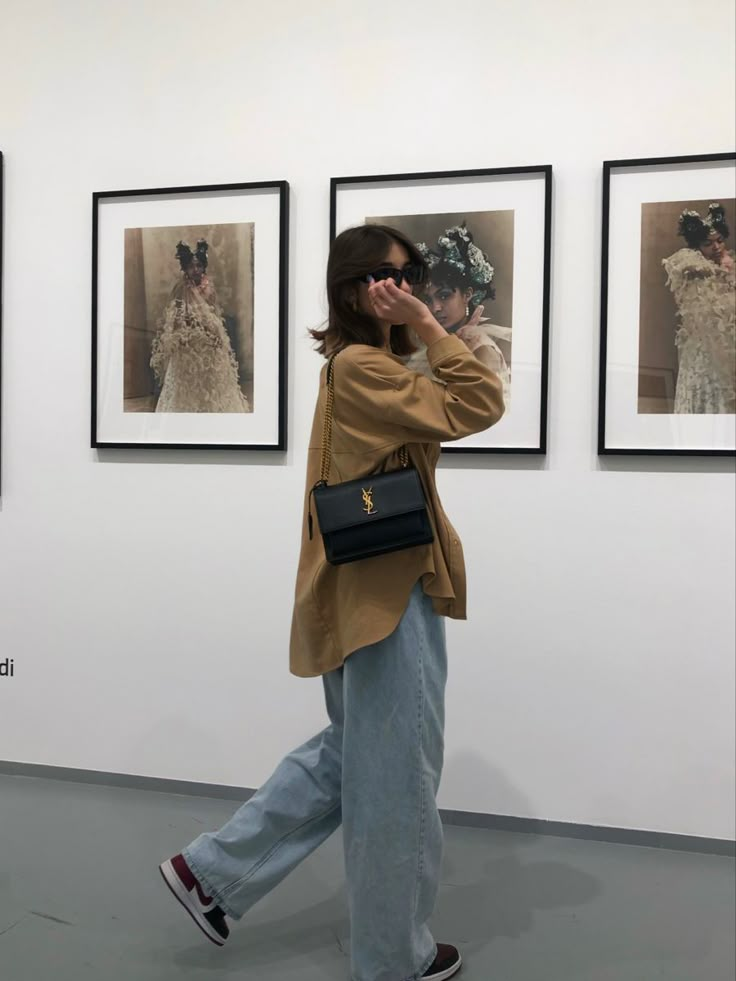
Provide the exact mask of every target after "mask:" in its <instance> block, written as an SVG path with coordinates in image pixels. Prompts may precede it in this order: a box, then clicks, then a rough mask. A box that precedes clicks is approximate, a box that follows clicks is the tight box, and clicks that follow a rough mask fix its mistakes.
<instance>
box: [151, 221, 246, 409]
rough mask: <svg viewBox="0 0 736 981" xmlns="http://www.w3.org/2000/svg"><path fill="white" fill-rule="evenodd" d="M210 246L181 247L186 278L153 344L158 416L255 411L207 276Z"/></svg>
mask: <svg viewBox="0 0 736 981" xmlns="http://www.w3.org/2000/svg"><path fill="white" fill-rule="evenodd" d="M208 250H209V246H208V244H207V242H206V241H205V240H204V239H200V240H199V241H198V242H197V244H196V248H195V250H194V251H192V250H191V248H190V247H189V246H188V245H187V244H185V243H184V242H179V243H178V245H177V247H176V258H177V259H178V261H179V265H180V267H181V276H180V277H179V279H178V281H177V282H176V284H175V285H174V288H173V290H172V292H171V298H170V299H169V302H168V304H167V305H166V309H165V311H164V314H163V317H162V320H161V326H160V329H159V332H158V334H157V335H156V337H155V339H154V341H153V350H152V353H151V367H152V368H153V371H154V373H155V375H156V378H157V380H158V382H159V385H160V386H161V391H160V394H159V397H158V401H157V403H156V412H249V411H250V406H249V405H248V400H247V398H246V397H245V395H244V394H243V392H242V391H241V389H240V384H239V368H238V362H237V361H236V358H235V354H234V352H233V348H232V344H231V343H230V338H229V336H228V333H227V330H226V328H225V321H224V319H223V315H222V311H221V309H220V306H219V303H218V301H217V294H216V292H215V287H214V285H213V284H212V282H211V281H210V279H209V277H208V276H207V252H208Z"/></svg>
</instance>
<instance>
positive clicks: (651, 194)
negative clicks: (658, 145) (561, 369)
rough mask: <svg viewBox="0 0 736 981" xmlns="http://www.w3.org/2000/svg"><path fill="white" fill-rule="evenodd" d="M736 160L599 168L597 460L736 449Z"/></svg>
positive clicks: (619, 163)
mask: <svg viewBox="0 0 736 981" xmlns="http://www.w3.org/2000/svg"><path fill="white" fill-rule="evenodd" d="M735 232H736V154H734V153H714V154H709V155H698V156H688V157H657V158H653V159H648V160H608V161H606V162H605V163H604V164H603V248H602V272H601V345H600V383H599V388H600V396H599V409H598V452H599V453H601V454H606V453H619V454H624V453H625V454H645V453H646V454H676V455H682V456H705V455H712V456H724V455H733V454H734V452H736V321H735V314H736V279H735V278H734V269H735V266H736V263H735V262H734V251H733V236H734V233H735Z"/></svg>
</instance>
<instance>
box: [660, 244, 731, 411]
mask: <svg viewBox="0 0 736 981" xmlns="http://www.w3.org/2000/svg"><path fill="white" fill-rule="evenodd" d="M730 255H731V257H732V258H733V253H730ZM662 265H663V266H664V268H665V272H666V273H667V285H668V286H669V287H670V289H671V290H672V293H673V295H674V298H675V303H676V304H677V312H678V325H677V333H676V334H675V344H676V345H677V353H678V362H679V369H678V373H677V386H676V388H675V412H682V413H687V412H689V413H695V412H698V413H706V412H728V413H730V412H736V279H735V278H734V266H733V265H729V266H721V265H717V264H716V263H715V262H711V260H710V259H706V257H705V256H704V255H703V254H702V252H700V251H697V250H695V249H679V250H678V251H677V252H675V253H674V254H673V255H671V256H669V258H667V259H663V260H662Z"/></svg>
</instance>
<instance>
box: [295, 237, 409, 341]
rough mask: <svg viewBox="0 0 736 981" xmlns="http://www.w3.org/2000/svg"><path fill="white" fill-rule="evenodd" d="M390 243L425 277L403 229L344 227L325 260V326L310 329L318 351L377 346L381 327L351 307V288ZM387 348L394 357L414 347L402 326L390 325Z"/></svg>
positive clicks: (375, 265) (381, 257)
mask: <svg viewBox="0 0 736 981" xmlns="http://www.w3.org/2000/svg"><path fill="white" fill-rule="evenodd" d="M394 242H396V243H398V244H399V245H401V246H402V247H403V248H405V249H406V251H407V252H408V254H409V262H411V263H412V265H416V266H417V268H419V269H423V270H425V275H426V272H427V264H426V263H425V261H424V259H423V257H422V254H421V253H420V252H419V250H418V249H417V247H416V245H415V244H414V243H413V242H412V241H411V239H410V238H407V236H406V235H404V233H403V232H400V231H399V230H398V229H396V228H389V227H388V225H358V226H356V227H355V228H347V229H346V230H345V231H344V232H341V233H340V234H339V235H338V236H337V238H336V239H335V240H334V242H333V243H332V248H331V249H330V257H329V259H328V260H327V303H328V310H329V313H328V318H327V326H326V327H325V328H324V330H316V329H314V330H310V334H311V335H312V337H313V338H314V340H315V341H317V342H318V344H317V350H318V351H319V353H320V354H323V355H324V356H325V357H329V356H330V355H331V354H334V353H335V352H337V351H342V349H343V348H345V347H347V346H348V345H349V344H369V345H370V346H371V347H382V345H383V335H382V334H381V329H380V327H379V326H378V324H377V323H376V321H375V320H374V319H373V318H372V317H370V316H368V315H367V314H365V313H361V311H360V310H359V309H358V308H357V305H356V303H355V292H356V287H357V285H358V283H359V282H360V280H361V278H362V277H363V276H365V275H366V274H367V273H370V272H373V270H374V269H377V268H378V267H379V266H380V265H381V263H382V262H383V261H384V260H385V258H386V254H387V253H388V251H389V249H390V248H391V246H392V245H393V243H394ZM391 350H392V351H393V353H394V354H399V355H406V354H411V353H412V352H413V351H415V350H416V347H415V345H414V344H413V343H412V340H411V336H410V333H409V328H408V327H407V326H406V324H398V325H396V326H393V327H392V328H391Z"/></svg>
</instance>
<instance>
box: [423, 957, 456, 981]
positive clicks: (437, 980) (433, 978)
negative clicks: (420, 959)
mask: <svg viewBox="0 0 736 981" xmlns="http://www.w3.org/2000/svg"><path fill="white" fill-rule="evenodd" d="M458 958H459V959H458V962H457V964H453V965H452V967H448V968H447V970H446V971H440V972H439V974H430V975H429V976H428V977H427V978H426V979H425V981H447V979H448V978H453V977H454V976H455V975H456V974H457V972H458V971H459V970H460V968H461V967H462V966H463V959H462V957H461V956H460V955H459V954H458Z"/></svg>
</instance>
